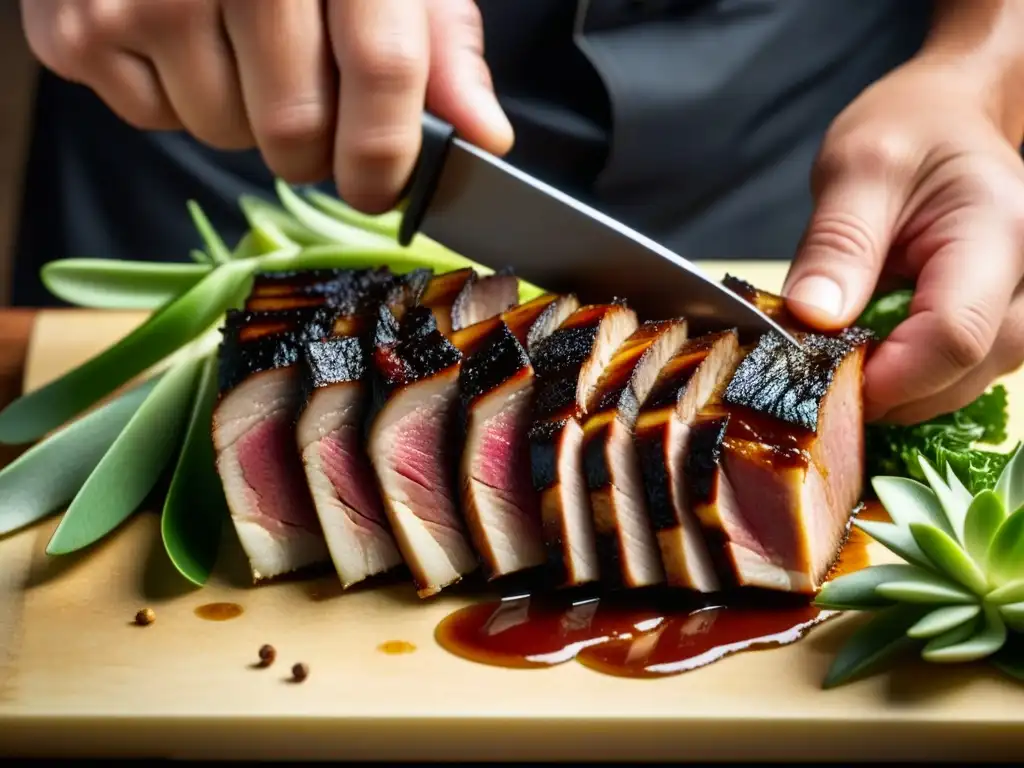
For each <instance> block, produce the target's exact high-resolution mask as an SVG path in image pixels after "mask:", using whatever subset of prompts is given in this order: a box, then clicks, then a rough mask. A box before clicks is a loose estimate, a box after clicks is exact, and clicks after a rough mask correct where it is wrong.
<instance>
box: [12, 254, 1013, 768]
mask: <svg viewBox="0 0 1024 768" xmlns="http://www.w3.org/2000/svg"><path fill="white" fill-rule="evenodd" d="M709 268H710V269H712V270H713V272H714V273H717V274H721V273H722V271H723V270H722V268H721V265H718V264H716V265H714V266H711V267H709ZM729 269H730V270H731V271H733V272H734V273H737V274H740V275H742V276H744V277H747V278H748V279H751V280H752V281H755V282H756V283H758V284H759V285H762V286H764V287H766V288H769V289H777V288H778V286H779V283H780V282H781V279H782V269H781V267H780V266H779V265H756V266H755V265H745V264H744V265H737V264H732V265H730V266H729ZM140 319H141V316H140V315H138V314H121V313H117V314H115V313H102V314H101V313H92V312H81V313H77V312H76V313H68V312H59V313H54V312H42V313H40V314H39V316H38V319H37V322H36V325H35V332H34V335H33V338H32V344H31V347H30V349H29V354H28V364H27V368H26V377H25V381H26V386H27V387H28V388H34V387H37V386H39V385H40V384H42V383H44V382H45V381H48V380H50V379H51V378H53V377H54V376H57V375H59V374H60V373H61V372H63V371H64V370H66V369H67V368H68V367H70V366H72V365H74V364H76V363H78V362H80V361H81V360H84V359H85V358H87V357H88V356H90V355H92V354H93V353H94V352H95V351H97V350H98V349H100V348H102V347H103V346H105V345H107V344H109V343H111V342H112V341H113V340H114V339H116V338H117V337H119V336H121V335H123V334H124V333H126V332H127V331H128V330H129V329H130V328H131V327H132V325H133V324H135V323H137V322H139V320H140ZM1009 383H1010V385H1011V387H1012V388H1013V390H1014V392H1015V396H1014V397H1013V398H1012V399H1013V402H1014V408H1015V411H1016V412H1017V413H1016V415H1015V417H1014V418H1015V423H1016V424H1018V425H1019V424H1022V423H1024V421H1022V418H1024V414H1021V413H1020V409H1021V404H1022V403H1024V380H1022V378H1021V375H1020V374H1018V375H1017V376H1015V377H1013V378H1012V379H1011V380H1010V381H1009ZM0 503H2V500H0ZM55 525H56V520H49V521H45V522H43V523H41V524H39V525H37V526H35V527H33V528H31V529H29V530H27V531H25V532H23V533H21V534H19V535H16V536H14V537H11V538H9V539H7V540H4V541H2V542H0V751H5V752H8V753H10V752H12V751H14V752H17V753H21V754H34V755H49V754H55V753H60V754H70V755H82V754H92V755H110V756H114V755H136V756H138V755H144V756H152V757H237V758H312V757H321V758H323V757H330V758H336V759H357V758H379V759H461V758H466V759H478V760H479V759H566V758H570V759H621V760H644V759H652V758H654V759H656V758H661V759H676V760H680V759H716V758H717V759H744V758H774V759H787V760H793V759H815V758H817V759H832V760H836V759H850V758H890V759H894V758H897V759H898V758H918V759H928V758H933V759H934V758H947V759H975V758H978V757H980V756H989V757H997V756H1003V757H1011V756H1012V757H1016V758H1019V756H1020V754H1021V750H1022V748H1024V688H1022V687H1017V686H1015V685H1013V684H1011V683H1009V682H1007V681H1005V680H1003V679H1002V678H1000V677H998V676H997V675H996V674H994V673H992V672H989V671H988V670H987V669H985V668H977V667H972V668H959V669H957V668H940V667H931V668H927V667H925V666H923V665H919V666H912V667H908V668H905V669H902V670H900V671H898V672H896V673H894V674H891V675H882V676H878V677H875V678H871V679H868V680H865V681H863V682H860V683H856V684H853V685H850V686H848V687H845V688H841V689H838V690H835V691H828V692H826V691H822V690H821V688H820V683H821V680H822V678H823V676H824V674H825V670H826V669H827V667H828V665H829V662H830V660H831V659H832V657H833V655H834V653H835V652H836V650H837V648H838V645H839V644H840V643H841V642H842V640H843V639H844V638H845V637H846V636H847V635H848V633H849V632H850V630H851V627H852V626H854V624H855V623H856V619H851V618H847V617H843V618H841V619H838V620H835V621H833V622H831V623H829V624H827V625H825V626H823V627H821V628H819V629H818V630H816V631H815V632H813V633H812V634H811V636H810V637H809V638H807V639H805V640H804V641H801V642H799V643H797V644H796V645H794V646H790V647H787V648H782V649H777V650H769V651H758V652H751V653H746V654H742V655H739V656H735V657H732V658H729V659H726V660H724V661H721V662H719V663H717V664H713V665H711V666H709V667H707V668H705V669H702V670H699V671H696V672H691V673H688V674H685V675H681V676H678V677H671V678H664V679H659V680H630V679H621V678H614V677H607V676H603V675H600V674H598V673H596V672H592V671H589V670H587V669H585V668H583V667H582V666H579V665H577V664H575V663H569V664H565V665H562V666H560V667H557V668H552V669H545V670H507V669H499V668H493V667H487V666H482V665H478V664H474V663H471V662H468V661H464V660H462V659H459V658H457V657H455V656H452V655H450V654H448V653H447V652H446V651H444V650H443V649H441V648H440V647H439V646H438V645H436V643H435V642H434V640H433V631H434V628H435V626H436V625H437V623H438V621H439V620H440V619H442V618H443V617H444V616H445V615H447V614H448V613H450V612H451V611H452V610H454V609H455V608H457V607H460V606H461V605H464V604H466V603H467V602H468V600H469V598H467V597H465V596H444V595H442V596H441V597H440V598H439V599H436V600H434V601H420V600H418V599H417V598H416V597H415V595H414V593H413V590H412V589H411V587H409V586H402V585H399V586H393V587H388V588H381V589H376V590H373V591H361V592H354V593H351V594H348V595H341V594H338V592H337V590H336V588H334V586H333V584H334V582H333V580H331V579H328V578H323V579H319V580H307V581H302V582H292V583H282V584H277V585H272V586H265V587H260V588H252V587H250V586H247V585H246V582H245V575H244V568H242V567H241V557H242V555H241V552H240V548H239V547H238V544H237V541H236V539H235V538H234V535H233V533H231V532H230V530H229V535H228V536H227V537H226V542H225V546H224V549H223V555H222V558H221V563H220V565H219V567H218V571H217V573H216V574H215V576H214V578H213V579H212V581H211V583H210V584H209V585H208V586H207V587H205V588H204V589H202V590H188V589H185V588H183V587H182V586H181V584H180V580H176V579H175V578H174V576H173V574H172V573H171V572H170V566H169V565H167V563H166V560H165V559H164V556H163V553H162V550H161V549H160V541H159V531H158V518H157V516H156V515H155V514H151V513H145V512H144V513H140V514H139V515H137V516H136V517H135V518H133V519H132V520H131V521H130V522H129V523H128V524H126V525H125V526H123V527H122V529H120V530H119V531H118V532H116V534H115V535H113V536H111V537H110V538H109V539H108V540H106V541H105V542H102V543H101V544H100V545H98V546H97V547H95V548H94V549H93V550H92V551H90V552H89V553H87V554H86V555H85V556H83V557H67V558H63V559H57V560H54V559H47V557H46V556H45V555H44V553H43V549H44V547H45V544H46V541H47V539H48V537H49V535H50V533H51V532H52V530H53V528H54V527H55ZM213 601H231V602H236V603H239V604H241V605H242V606H243V607H244V609H245V612H244V614H243V615H242V616H241V617H239V618H237V619H234V620H231V621H225V622H220V623H217V622H209V621H203V620H200V619H199V618H197V617H196V616H195V615H194V614H193V611H194V609H195V608H196V607H197V606H199V605H201V604H203V603H209V602H213ZM143 606H150V607H152V608H153V609H154V610H155V612H156V616H157V619H156V622H155V623H154V624H153V625H151V626H149V627H145V628H140V627H135V626H132V625H131V621H132V618H133V616H134V614H135V612H136V611H137V610H138V609H140V608H142V607H143ZM392 640H403V641H407V642H410V643H413V644H414V645H415V646H416V651H415V652H413V653H410V654H407V655H400V656H388V655H385V654H383V653H381V652H379V651H378V650H377V647H378V645H380V644H381V643H383V642H387V641H392ZM263 643H271V644H273V645H274V646H275V647H276V648H277V651H278V659H277V663H276V664H275V665H274V666H273V667H271V668H270V669H265V670H255V669H252V668H250V664H252V663H253V662H254V661H255V660H256V653H257V649H258V648H259V647H260V646H261V645H262V644H263ZM297 661H303V662H306V663H307V664H309V667H310V676H309V678H308V679H307V680H306V681H305V682H304V683H302V684H301V685H296V684H292V683H288V682H286V677H287V675H288V670H289V668H290V667H291V665H292V664H293V663H294V662H297Z"/></svg>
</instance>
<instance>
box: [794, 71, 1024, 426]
mask: <svg viewBox="0 0 1024 768" xmlns="http://www.w3.org/2000/svg"><path fill="white" fill-rule="evenodd" d="M1020 87H1021V86H1020V83H1019V82H1017V83H1016V84H1014V86H1013V89H1012V90H1013V92H1014V94H1017V92H1019V90H1020ZM992 94H993V91H992V90H990V89H988V88H985V87H983V81H982V80H981V79H980V78H979V77H978V76H977V73H975V72H972V70H971V69H970V68H969V67H966V66H958V65H957V64H955V63H952V62H950V61H947V60H934V61H932V60H928V59H926V58H920V59H918V60H916V61H913V62H911V63H909V64H908V65H906V66H904V67H903V68H901V69H899V70H896V71H895V72H893V73H892V74H890V75H889V76H888V77H886V78H884V79H882V80H880V81H879V82H878V83H876V84H875V85H874V86H873V87H871V88H870V89H868V90H867V91H865V92H864V93H863V94H862V95H861V96H860V97H859V98H858V99H857V100H856V101H854V102H853V103H852V104H851V105H850V106H849V107H848V108H847V109H846V110H845V111H844V112H843V113H842V114H841V115H840V116H839V117H838V118H837V119H836V121H835V122H834V123H833V125H832V126H831V128H830V130H829V132H828V134H827V136H826V139H825V142H824V144H823V146H822V149H821V153H820V155H819V158H818V161H817V165H816V167H815V169H814V173H813V177H812V189H813V194H814V198H815V210H814V214H813V216H812V219H811V221H810V223H809V226H808V229H807V231H806V233H805V236H804V239H803V241H802V243H801V245H800V248H799V250H798V254H797V257H796V260H795V262H794V264H793V266H792V268H791V270H790V273H789V276H788V278H787V281H786V286H785V288H784V290H783V292H784V293H785V294H786V296H787V297H788V298H789V299H790V300H791V302H790V309H791V311H793V312H794V313H795V314H797V315H799V317H800V318H801V319H802V320H804V321H805V322H808V323H810V324H811V325H813V326H815V327H818V328H822V329H832V328H838V327H842V326H844V325H848V324H850V323H852V322H853V321H854V320H856V318H857V317H858V315H859V314H860V312H861V311H862V310H863V309H864V307H865V305H866V304H867V302H868V300H869V298H870V297H871V295H872V292H873V290H874V289H875V287H876V284H878V282H879V279H880V278H881V279H882V281H883V284H884V283H885V281H887V280H891V279H896V280H900V279H903V280H912V281H914V282H915V283H916V287H915V292H914V297H913V301H912V304H911V307H910V316H909V318H908V319H907V320H905V321H904V322H903V323H901V324H900V325H899V326H898V327H897V328H896V329H895V331H893V333H892V335H891V336H889V338H888V339H887V340H886V341H885V342H884V343H883V344H881V345H880V347H879V348H878V349H877V351H876V352H875V354H874V355H873V356H872V357H871V359H870V360H869V362H868V365H867V367H866V370H865V384H864V386H865V389H864V397H865V407H866V409H867V413H866V416H867V417H868V418H869V419H881V420H884V421H889V422H896V423H916V422H919V421H923V420H926V419H929V418H932V417H933V416H937V415H939V414H941V413H947V412H949V411H952V410H955V409H957V408H959V407H961V406H963V405H966V404H967V403H968V402H970V401H971V400H973V399H974V398H975V397H977V396H978V395H979V394H981V393H982V392H983V391H984V390H985V389H986V388H987V387H988V386H989V385H990V384H991V383H992V381H993V380H994V379H995V378H997V377H999V376H1000V375H1002V374H1005V373H1008V372H1010V371H1012V370H1014V369H1016V368H1017V367H1018V366H1019V365H1020V364H1021V362H1022V361H1024V291H1022V290H1021V282H1022V276H1024V163H1022V161H1021V156H1020V153H1019V151H1018V147H1019V146H1020V143H1021V139H1022V128H1021V125H1020V124H1019V123H1018V122H1017V120H1016V118H1010V116H1009V115H1008V111H1007V110H1005V109H1003V107H1002V105H1000V104H999V103H998V100H997V99H994V98H993V95H992ZM1017 98H1018V102H1019V96H1017Z"/></svg>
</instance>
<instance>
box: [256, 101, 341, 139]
mask: <svg viewBox="0 0 1024 768" xmlns="http://www.w3.org/2000/svg"><path fill="white" fill-rule="evenodd" d="M254 129H255V131H256V133H257V135H259V136H260V138H261V139H262V140H263V141H265V142H266V143H267V144H268V145H270V146H272V147H275V148H277V147H284V148H289V147H292V146H295V145H305V144H310V143H313V142H316V141H322V140H324V139H325V138H326V137H327V136H328V134H329V131H330V118H329V114H328V110H327V107H326V105H325V104H323V103H322V102H321V101H319V100H316V99H310V100H307V101H294V102H292V103H290V104H281V105H279V106H277V107H274V108H272V109H270V110H269V111H268V113H267V115H266V117H264V118H262V119H260V120H259V122H258V123H257V124H256V125H255V126H254Z"/></svg>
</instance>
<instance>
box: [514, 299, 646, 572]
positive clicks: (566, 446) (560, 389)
mask: <svg viewBox="0 0 1024 768" xmlns="http://www.w3.org/2000/svg"><path fill="white" fill-rule="evenodd" d="M637 325H638V322H637V317H636V313H635V312H633V310H632V309H629V308H627V307H626V306H625V305H624V304H601V305H589V306H586V307H581V308H580V309H578V310H577V311H575V312H574V313H573V314H572V315H570V316H569V318H568V319H567V320H566V321H565V322H564V323H562V325H561V326H559V328H558V329H557V330H556V331H555V332H554V333H552V334H551V335H550V336H548V337H547V338H546V339H544V340H543V341H540V342H539V343H538V344H537V345H536V349H535V351H534V353H533V355H532V363H533V368H534V371H535V373H536V376H537V382H536V386H537V390H536V394H535V397H534V404H533V406H534V407H533V423H532V425H531V427H530V431H529V441H530V469H531V473H532V477H533V484H534V488H536V489H537V491H539V492H540V503H541V523H542V531H543V534H544V540H545V546H546V549H547V554H548V565H549V567H550V570H551V574H552V577H553V579H554V581H555V583H556V584H557V585H558V586H562V587H567V586H575V585H579V584H585V583H588V582H592V581H595V580H597V578H598V576H599V569H598V561H597V550H596V542H595V534H594V524H593V519H592V517H591V513H590V498H589V493H588V489H587V483H586V478H585V476H584V470H583V454H582V450H583V427H582V425H581V419H582V418H583V417H584V416H585V415H586V414H587V413H588V412H589V410H590V409H592V408H593V407H594V406H596V405H597V403H596V394H597V384H598V381H599V379H600V376H601V373H602V372H603V371H604V369H605V368H606V367H607V365H608V364H609V363H610V362H611V360H612V357H613V355H614V354H615V351H616V350H617V349H618V348H619V346H620V345H621V344H622V343H623V342H624V341H625V340H626V339H627V338H628V337H629V336H630V335H631V334H632V333H633V331H635V330H636V328H637Z"/></svg>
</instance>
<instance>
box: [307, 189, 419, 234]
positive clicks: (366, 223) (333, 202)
mask: <svg viewBox="0 0 1024 768" xmlns="http://www.w3.org/2000/svg"><path fill="white" fill-rule="evenodd" d="M302 194H303V197H305V198H306V199H307V200H308V201H309V202H310V203H312V204H313V205H314V206H316V207H317V208H319V209H320V210H321V211H322V212H323V213H325V214H327V215H328V216H330V217H331V218H334V219H337V220H338V221H342V222H344V223H346V224H350V225H351V226H353V227H359V229H365V230H366V231H368V232H376V233H377V234H378V235H383V236H384V237H387V238H389V239H392V240H395V239H397V238H398V228H399V226H400V225H401V223H402V214H401V212H400V211H388V212H387V213H383V214H380V215H379V216H370V215H368V214H365V213H362V212H361V211H357V210H356V209H355V208H352V207H351V206H349V205H347V204H346V203H345V202H344V201H343V200H340V199H338V198H337V197H331V196H330V195H325V194H324V193H323V192H320V191H319V190H317V189H315V188H312V189H307V190H303V193H302Z"/></svg>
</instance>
